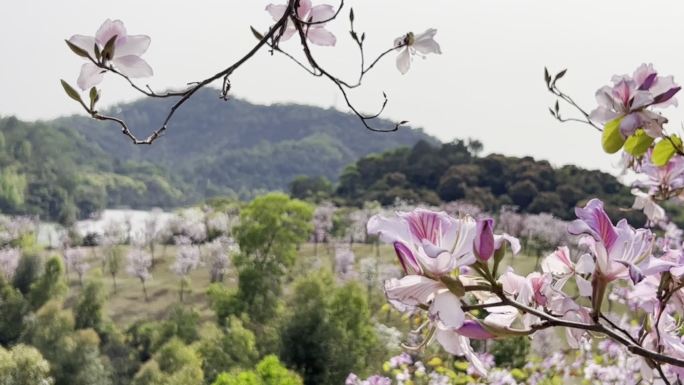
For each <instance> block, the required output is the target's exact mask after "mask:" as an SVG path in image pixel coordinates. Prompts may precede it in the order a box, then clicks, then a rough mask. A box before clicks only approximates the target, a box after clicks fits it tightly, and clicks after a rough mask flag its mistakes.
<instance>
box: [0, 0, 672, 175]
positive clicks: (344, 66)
mask: <svg viewBox="0 0 684 385" xmlns="http://www.w3.org/2000/svg"><path fill="white" fill-rule="evenodd" d="M2 2H3V7H2V12H0V48H2V52H3V60H2V64H0V66H1V67H0V69H1V71H0V84H1V85H2V92H0V115H3V116H7V115H16V116H18V117H19V118H22V119H28V120H35V119H49V118H53V117H56V116H59V115H64V114H70V113H77V112H78V113H80V111H79V109H78V107H77V105H75V104H74V103H73V102H71V101H70V100H69V99H67V98H66V96H65V95H64V94H63V91H62V89H61V86H60V85H59V79H60V78H64V79H65V80H67V81H69V82H71V83H72V84H75V81H76V78H77V76H78V72H79V68H80V65H81V64H82V61H81V59H80V58H78V57H76V56H75V55H73V54H72V53H71V52H70V51H69V50H68V48H67V47H66V45H65V44H64V42H63V39H65V38H68V37H69V36H71V35H72V34H77V33H78V34H86V35H93V34H94V32H95V31H96V30H97V28H98V27H99V26H100V24H101V23H102V21H104V19H106V18H113V19H114V18H119V19H122V20H123V21H124V23H125V24H126V27H127V29H128V32H129V33H130V34H147V35H149V36H151V37H152V44H151V46H150V49H149V51H148V52H147V54H146V55H145V56H144V58H145V59H146V60H147V61H148V62H149V63H150V64H151V65H152V67H153V68H154V70H155V76H154V77H153V78H151V79H149V80H143V81H142V82H141V84H148V83H149V84H150V85H151V86H152V87H153V88H155V89H163V88H166V87H172V86H180V85H183V84H185V83H187V82H191V81H196V80H199V79H202V78H206V77H208V76H210V75H212V74H214V73H216V72H218V71H220V70H222V69H223V68H225V67H227V66H228V65H229V64H230V63H232V62H233V61H235V60H236V59H238V58H239V57H240V56H242V55H243V54H244V53H245V52H246V51H247V50H248V49H249V48H250V46H251V45H253V44H254V42H255V40H254V37H253V36H252V34H251V33H250V31H249V26H250V25H253V26H255V27H256V28H257V29H260V30H265V29H266V28H267V27H268V25H269V23H271V19H270V16H269V15H268V14H267V13H266V12H265V11H264V7H265V6H266V5H267V4H268V3H270V1H262V0H249V1H244V0H242V1H237V0H220V1H219V0H194V1H188V0H164V1H161V0H157V1H151V0H145V1H143V0H117V1H111V0H108V1H103V0H60V1H55V0H2ZM283 2H284V1H283ZM318 3H320V2H318V1H316V0H314V4H318ZM332 4H336V2H335V1H332ZM346 6H347V7H349V6H352V7H353V8H354V9H355V13H356V20H357V30H358V31H365V32H366V33H367V40H366V42H367V45H366V50H367V52H369V53H372V52H380V51H381V50H384V49H386V48H389V47H390V46H391V44H392V41H393V40H394V38H396V37H398V36H400V35H403V34H405V33H406V32H408V31H415V32H422V31H424V30H425V29H427V28H431V27H432V28H437V29H438V31H439V32H438V34H437V36H436V39H437V41H438V42H439V43H440V44H441V47H442V51H443V54H442V55H440V56H436V55H432V56H429V57H428V58H427V59H426V60H420V59H418V60H416V61H414V63H413V66H412V68H411V70H410V72H409V73H408V74H407V75H405V76H402V75H400V74H399V72H398V71H397V69H396V67H395V64H394V55H390V56H389V57H388V58H387V60H385V61H384V62H383V63H382V64H381V65H379V66H378V67H377V69H376V70H375V72H374V73H372V74H370V76H369V77H368V78H367V80H366V83H365V86H364V88H363V90H362V91H360V92H358V93H355V94H353V95H354V96H355V100H356V104H357V105H358V106H359V107H361V109H364V110H367V111H374V110H375V108H376V107H377V106H378V105H379V103H380V102H381V98H380V95H381V93H382V91H383V90H384V91H386V92H387V94H388V96H389V98H390V103H389V105H388V108H387V110H386V114H385V117H387V118H392V119H395V120H409V121H410V122H411V124H412V125H414V126H418V127H423V128H424V129H425V131H426V132H428V133H430V134H432V135H435V136H437V137H438V138H440V139H441V140H444V141H448V140H452V139H454V138H467V137H473V138H478V139H480V140H481V141H482V142H483V143H484V145H485V152H486V153H489V152H500V153H505V154H509V155H518V156H522V155H532V156H534V157H536V158H540V159H547V160H549V161H550V162H551V163H552V164H554V165H562V164H567V163H574V164H579V165H581V166H584V167H589V168H601V169H604V170H607V171H614V170H615V169H614V167H613V164H615V163H616V162H617V158H616V156H608V155H605V154H603V153H602V151H601V149H600V134H599V133H598V132H596V131H593V130H592V129H591V128H590V127H589V126H585V125H581V124H560V123H557V122H556V121H554V120H553V118H552V117H551V116H550V115H549V113H548V111H547V107H548V106H550V105H551V104H552V103H553V98H552V96H551V95H549V94H547V92H546V90H545V87H544V85H543V81H542V78H543V76H542V75H543V67H544V66H545V65H546V66H549V68H550V69H552V70H560V69H562V68H568V74H567V75H566V77H565V79H564V81H563V82H562V84H563V85H564V87H565V89H566V90H567V92H568V93H570V94H571V95H572V96H573V97H574V98H575V99H576V100H577V101H578V102H579V103H580V104H581V105H583V106H585V108H587V109H592V108H593V107H594V97H593V95H594V92H595V90H596V89H598V88H599V87H600V86H602V85H604V84H608V83H609V81H610V78H611V76H612V75H613V74H616V73H617V74H623V73H631V72H632V71H633V70H634V69H635V68H636V67H637V66H638V65H639V64H640V63H642V62H652V63H654V64H655V67H656V69H657V70H658V71H659V72H660V73H661V74H664V75H668V74H672V75H674V76H675V80H676V81H677V80H678V81H684V54H682V52H683V51H684V43H682V36H684V23H682V16H684V4H683V3H681V2H680V1H649V2H644V1H631V0H630V1H626V0H600V1H598V0H573V1H570V0H565V1H551V0H538V1H531V0H525V1H523V0H470V1H463V0H422V1H417V0H347V1H346ZM346 14H347V11H345V12H344V16H343V17H341V18H340V19H339V20H337V21H335V22H334V23H333V24H331V25H330V26H329V28H330V29H331V30H332V31H333V32H335V34H336V35H337V36H338V46H337V47H335V48H324V47H320V48H315V54H316V55H318V56H319V57H320V62H322V63H324V64H325V65H326V66H327V67H328V68H329V69H331V70H333V71H335V72H336V73H338V74H340V76H342V77H345V75H347V77H349V78H352V77H354V76H355V74H356V72H354V71H355V70H356V68H357V65H358V64H357V63H358V62H357V51H356V50H355V48H354V43H353V42H352V41H351V40H350V38H349V37H348V32H347V31H348V21H347V17H346ZM282 47H284V48H286V47H291V48H293V49H296V48H297V44H296V43H295V41H294V40H293V41H291V42H287V43H283V44H282ZM232 83H233V90H234V92H233V95H234V96H237V97H241V98H245V99H247V100H249V101H251V102H255V103H264V104H269V103H278V102H295V103H303V104H312V105H317V106H321V107H331V106H333V107H337V108H339V109H341V110H343V111H346V107H345V106H344V105H343V104H342V101H341V96H340V95H339V94H338V92H337V91H336V89H335V88H334V86H333V85H332V84H330V83H329V82H326V81H324V80H322V79H317V78H312V77H310V76H308V75H307V74H306V73H304V72H303V71H302V70H301V69H299V68H298V67H297V66H296V65H294V64H293V63H291V62H289V61H288V60H286V59H285V58H283V57H281V56H275V57H271V56H269V55H268V54H267V53H266V52H265V51H264V52H262V53H260V54H258V55H257V56H256V57H255V58H254V59H253V60H252V61H251V62H250V63H248V64H247V65H245V66H243V67H242V68H241V69H240V70H238V71H237V72H236V73H235V74H234V75H233V77H232ZM102 86H103V89H104V91H103V101H102V103H103V104H105V105H108V104H114V103H117V102H121V101H127V100H132V99H134V98H136V97H138V95H136V93H135V92H134V91H132V90H131V89H129V88H128V87H126V86H125V84H124V83H123V82H122V81H121V79H117V78H114V77H109V78H108V79H107V80H106V81H105V82H104V83H103V84H102ZM217 86H218V84H217ZM681 97H684V96H680V98H681ZM563 110H564V111H565V115H568V114H569V113H570V112H571V111H570V110H569V109H568V108H563ZM666 116H668V117H669V118H670V130H671V131H675V130H679V127H681V122H682V121H683V119H684V115H682V112H681V109H677V108H671V109H669V110H667V111H666ZM358 129H359V130H362V129H364V128H363V127H361V126H359V127H358ZM168 134H169V135H173V131H172V130H171V131H170V132H169V133H168ZM121 140H124V138H123V137H122V139H121Z"/></svg>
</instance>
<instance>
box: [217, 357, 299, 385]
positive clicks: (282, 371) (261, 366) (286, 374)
mask: <svg viewBox="0 0 684 385" xmlns="http://www.w3.org/2000/svg"><path fill="white" fill-rule="evenodd" d="M302 384H303V382H302V379H301V378H300V377H299V376H298V375H297V374H296V373H294V372H291V371H289V370H287V368H286V367H284V366H283V365H282V364H281V363H280V360H278V357H276V356H274V355H268V356H266V357H264V359H262V360H261V361H260V362H259V363H258V364H257V365H256V368H255V369H254V370H250V371H236V372H233V373H223V374H221V375H220V376H219V377H218V378H217V379H216V381H214V382H213V384H212V385H302Z"/></svg>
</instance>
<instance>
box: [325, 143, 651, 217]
mask: <svg viewBox="0 0 684 385" xmlns="http://www.w3.org/2000/svg"><path fill="white" fill-rule="evenodd" d="M477 150H479V149H473V148H471V147H469V146H468V145H467V144H466V143H465V142H462V141H454V142H452V143H447V144H443V145H441V146H438V145H433V144H430V143H427V142H419V143H417V144H416V145H415V146H414V147H413V148H403V149H397V150H392V151H388V152H385V153H383V154H373V155H370V156H367V157H364V158H362V159H360V160H359V161H357V162H356V163H355V164H353V165H350V166H349V167H347V168H346V169H345V171H344V173H343V174H342V176H341V177H340V182H339V186H338V187H337V191H336V195H337V196H338V198H339V199H342V200H343V201H345V202H346V203H347V204H356V205H359V204H361V203H362V202H364V201H372V200H377V201H379V202H380V203H383V204H391V203H393V202H394V201H395V200H396V199H397V198H400V199H403V200H407V201H414V202H416V201H417V202H428V203H432V204H439V203H441V202H450V201H454V200H465V201H469V202H471V203H474V204H476V205H478V206H480V207H482V208H483V209H485V210H487V211H490V212H494V211H496V210H498V209H499V207H501V206H502V205H514V206H517V207H518V208H519V209H520V210H521V211H522V212H530V213H541V212H547V213H551V214H554V215H555V216H557V217H560V218H563V219H573V218H574V210H573V208H574V207H575V206H576V205H578V204H582V203H583V201H586V200H587V199H590V198H594V197H596V198H601V199H603V200H604V201H605V202H606V206H607V210H608V212H609V214H611V216H612V217H614V218H621V217H627V218H628V219H630V221H631V222H633V223H643V222H644V220H645V218H644V217H643V215H642V214H641V213H640V212H638V211H629V210H627V211H626V210H624V208H629V207H631V206H632V203H633V201H634V197H633V196H632V195H631V193H630V191H629V187H628V186H625V185H624V184H622V183H620V181H618V180H617V179H616V178H615V177H614V176H612V175H610V174H607V173H604V172H602V171H598V170H586V169H582V168H579V167H576V166H572V165H567V166H563V167H560V168H554V167H552V166H551V165H550V164H549V163H548V162H546V161H538V160H535V159H534V158H532V157H523V158H517V157H509V156H505V155H501V154H491V155H488V156H486V157H478V156H476V153H477Z"/></svg>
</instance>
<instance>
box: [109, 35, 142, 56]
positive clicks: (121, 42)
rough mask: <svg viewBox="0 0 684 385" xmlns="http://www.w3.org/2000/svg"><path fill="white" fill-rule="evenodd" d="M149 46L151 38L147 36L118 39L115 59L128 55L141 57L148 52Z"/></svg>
mask: <svg viewBox="0 0 684 385" xmlns="http://www.w3.org/2000/svg"><path fill="white" fill-rule="evenodd" d="M149 46H150V37H149V36H147V35H132V36H126V37H125V38H123V39H117V43H116V48H115V49H114V58H117V57H123V56H128V55H134V56H140V55H142V54H144V53H145V52H146V51H147V48H148V47H149Z"/></svg>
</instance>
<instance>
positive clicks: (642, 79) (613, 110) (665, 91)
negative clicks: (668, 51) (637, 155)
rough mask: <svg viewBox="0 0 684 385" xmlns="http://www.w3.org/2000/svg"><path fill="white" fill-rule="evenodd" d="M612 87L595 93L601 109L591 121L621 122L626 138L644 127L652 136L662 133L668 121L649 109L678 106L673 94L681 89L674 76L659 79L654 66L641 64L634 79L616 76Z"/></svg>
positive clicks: (621, 129)
mask: <svg viewBox="0 0 684 385" xmlns="http://www.w3.org/2000/svg"><path fill="white" fill-rule="evenodd" d="M612 80H613V86H612V87H610V86H605V87H602V88H600V89H599V90H598V91H596V101H597V102H598V104H599V106H598V107H597V108H596V109H595V110H594V111H592V112H591V119H592V120H594V121H596V122H599V123H607V122H610V121H612V120H615V119H621V121H620V132H621V133H622V135H623V136H624V137H628V136H630V135H632V134H634V133H635V131H636V129H637V128H643V129H644V131H646V133H647V134H648V135H649V136H651V137H654V138H656V137H659V136H661V134H662V130H663V124H664V123H666V122H667V119H665V118H664V117H662V116H661V115H659V114H657V113H655V112H653V111H651V110H649V109H648V108H649V107H660V108H663V107H667V106H669V105H676V104H677V101H676V99H674V95H675V94H676V93H677V92H679V90H680V89H681V87H680V86H678V85H677V84H675V83H674V79H673V77H672V76H665V77H663V76H658V73H657V72H656V71H655V70H654V69H653V65H652V64H648V65H646V64H642V65H641V66H639V68H637V69H636V70H635V71H634V74H633V75H632V76H628V75H622V76H613V79H612Z"/></svg>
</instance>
